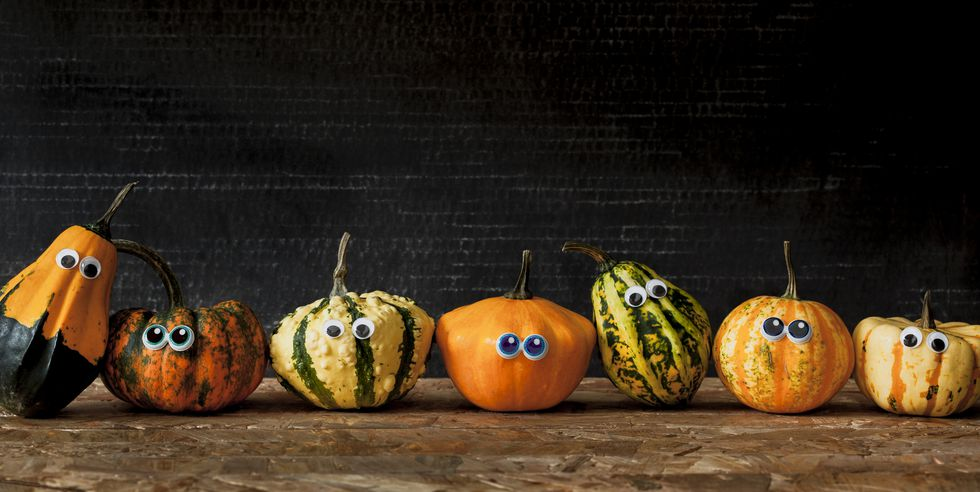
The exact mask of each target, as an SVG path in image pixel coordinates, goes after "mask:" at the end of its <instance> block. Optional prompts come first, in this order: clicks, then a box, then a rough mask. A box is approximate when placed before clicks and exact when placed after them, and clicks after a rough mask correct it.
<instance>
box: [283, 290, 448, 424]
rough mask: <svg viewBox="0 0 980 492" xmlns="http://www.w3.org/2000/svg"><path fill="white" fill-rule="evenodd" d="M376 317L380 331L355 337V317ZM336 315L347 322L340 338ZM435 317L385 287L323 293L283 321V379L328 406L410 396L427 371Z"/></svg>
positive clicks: (376, 402) (348, 406) (366, 404)
mask: <svg viewBox="0 0 980 492" xmlns="http://www.w3.org/2000/svg"><path fill="white" fill-rule="evenodd" d="M361 317H366V318H368V319H370V320H371V321H373V322H374V325H375V331H374V334H373V335H372V336H371V337H370V338H368V339H366V340H359V339H357V338H356V337H354V335H353V332H352V324H353V322H354V320H356V319H358V318H361ZM328 320H338V321H340V322H341V323H342V324H343V325H344V327H345V329H344V332H343V334H341V335H340V336H339V337H337V338H330V337H328V336H327V335H326V333H325V331H324V329H323V328H324V324H325V323H326V322H327V321H328ZM434 330H435V322H434V321H433V320H432V318H431V317H430V316H429V315H428V314H426V312H425V311H423V310H422V309H421V308H420V307H418V306H417V305H416V304H415V302H414V301H412V300H411V299H408V298H405V297H401V296H396V295H391V294H388V293H385V292H380V291H376V292H371V293H368V294H357V293H354V292H347V293H346V294H344V295H339V296H332V297H327V298H323V299H319V300H317V301H314V302H312V303H310V304H307V305H305V306H302V307H300V308H298V309H297V310H296V311H294V312H293V313H291V314H289V315H287V316H286V317H285V318H283V319H282V321H280V322H279V324H278V325H277V326H276V329H275V331H274V332H273V335H272V337H271V341H270V356H271V358H272V368H273V370H275V372H276V374H277V375H278V377H279V380H280V382H281V383H282V385H283V386H284V387H285V388H287V389H289V390H290V391H291V392H293V393H295V394H297V395H299V396H300V397H302V398H304V399H306V400H307V401H309V402H310V403H312V404H314V405H317V406H319V407H322V408H326V409H358V408H370V407H379V406H382V405H384V404H386V403H388V402H390V401H392V400H396V399H398V398H401V397H403V396H405V394H407V393H408V392H409V390H411V389H412V388H413V387H414V386H415V383H416V381H418V378H419V377H420V376H421V375H422V374H423V373H424V372H425V363H426V359H427V357H428V354H429V349H430V347H431V345H432V336H433V332H434Z"/></svg>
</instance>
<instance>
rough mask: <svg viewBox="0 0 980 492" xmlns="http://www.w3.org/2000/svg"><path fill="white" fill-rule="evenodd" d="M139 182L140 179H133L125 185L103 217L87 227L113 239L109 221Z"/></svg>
mask: <svg viewBox="0 0 980 492" xmlns="http://www.w3.org/2000/svg"><path fill="white" fill-rule="evenodd" d="M137 183H138V181H133V182H132V183H129V184H127V185H126V186H123V189H122V190H119V194H117V195H116V199H115V200H113V201H112V204H110V205H109V209H108V210H106V211H105V213H104V214H102V217H100V218H99V220H97V221H95V222H94V223H92V224H89V225H88V226H86V227H87V228H88V229H89V230H91V231H92V232H94V233H96V234H98V235H100V236H102V237H104V238H106V239H111V238H112V235H111V234H110V233H109V221H111V220H112V216H113V215H115V214H116V209H118V208H119V206H120V205H122V202H123V200H125V199H126V195H128V194H129V192H130V191H132V190H133V187H134V186H136V184H137Z"/></svg>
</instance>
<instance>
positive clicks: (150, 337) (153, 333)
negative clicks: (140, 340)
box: [146, 326, 164, 344]
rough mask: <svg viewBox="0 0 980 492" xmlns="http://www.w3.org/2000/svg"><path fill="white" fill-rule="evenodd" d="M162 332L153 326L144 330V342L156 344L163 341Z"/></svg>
mask: <svg viewBox="0 0 980 492" xmlns="http://www.w3.org/2000/svg"><path fill="white" fill-rule="evenodd" d="M163 335H164V333H163V330H162V329H161V328H160V327H159V326H154V327H153V328H149V329H148V330H146V340H147V341H148V342H150V343H152V344H157V343H160V342H162V341H163Z"/></svg>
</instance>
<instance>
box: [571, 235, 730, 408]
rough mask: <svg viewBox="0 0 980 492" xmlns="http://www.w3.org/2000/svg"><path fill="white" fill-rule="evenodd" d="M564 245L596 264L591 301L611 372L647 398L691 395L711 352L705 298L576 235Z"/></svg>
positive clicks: (664, 401) (675, 400)
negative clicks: (701, 299) (702, 300)
mask: <svg viewBox="0 0 980 492" xmlns="http://www.w3.org/2000/svg"><path fill="white" fill-rule="evenodd" d="M562 251H574V252H578V253H584V254H586V255H588V256H590V257H591V258H592V259H594V260H595V261H596V262H597V263H598V264H599V277H598V278H596V280H595V283H594V284H593V285H592V307H593V315H594V320H595V325H596V329H597V330H598V332H599V353H600V355H601V356H602V365H603V368H604V369H605V371H606V375H608V376H609V379H611V380H612V382H613V383H614V384H615V385H616V387H617V388H619V390H620V391H622V392H623V393H625V394H626V395H628V396H630V397H631V398H633V399H635V400H638V401H641V402H643V403H647V404H650V405H656V406H675V405H683V404H685V403H687V402H689V401H690V400H691V398H693V397H694V394H695V393H696V392H697V390H698V387H699V386H700V385H701V381H702V380H703V379H704V376H705V374H706V373H707V371H708V365H709V363H710V360H709V359H710V356H711V325H710V324H709V323H708V315H707V314H706V313H705V311H704V309H703V308H702V307H701V305H700V304H698V302H697V301H696V300H694V298H693V297H691V295H690V294H688V293H687V292H684V291H683V290H681V289H679V288H678V287H677V286H676V285H674V284H672V283H670V282H669V281H667V280H666V279H665V278H663V277H661V276H660V275H658V274H657V273H656V272H654V271H653V269H651V268H650V267H648V266H646V265H644V264H642V263H637V262H635V261H616V260H613V259H612V258H611V257H610V256H609V255H608V254H606V253H605V252H604V251H602V250H601V249H599V248H597V247H595V246H590V245H588V244H582V243H576V242H567V243H565V246H564V247H563V248H562Z"/></svg>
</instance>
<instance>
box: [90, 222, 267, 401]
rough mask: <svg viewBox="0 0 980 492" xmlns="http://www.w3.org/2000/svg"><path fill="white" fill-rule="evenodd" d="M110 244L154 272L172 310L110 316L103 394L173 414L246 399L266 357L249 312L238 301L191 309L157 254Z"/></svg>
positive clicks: (129, 245) (262, 339) (259, 331)
mask: <svg viewBox="0 0 980 492" xmlns="http://www.w3.org/2000/svg"><path fill="white" fill-rule="evenodd" d="M113 243H114V244H115V245H116V247H117V248H118V249H119V251H120V252H122V253H127V254H131V255H134V256H136V257H138V258H140V259H142V260H143V261H145V262H146V263H147V264H149V265H150V267H152V268H153V269H154V270H155V271H156V272H157V275H159V276H160V279H161V280H162V281H163V284H164V287H165V288H166V289H167V297H168V300H169V303H170V305H169V307H168V308H167V309H166V310H164V311H160V312H154V311H151V310H149V309H144V308H132V309H123V310H121V311H118V312H116V313H115V314H113V315H112V318H111V319H110V320H109V326H110V332H109V343H108V347H107V349H106V353H105V358H104V360H103V368H102V382H103V383H105V386H106V388H107V389H108V390H109V391H110V392H112V394H113V395H115V396H116V397H117V398H119V399H120V400H123V401H126V402H128V403H131V404H133V405H135V406H138V407H141V408H146V409H150V410H162V411H165V412H171V413H208V412H216V411H219V410H222V409H224V408H226V407H228V406H231V405H235V404H237V403H240V402H242V401H243V400H245V398H247V397H248V396H249V395H250V394H252V392H253V391H255V388H257V387H258V385H259V383H261V382H262V376H263V374H264V373H265V367H266V361H267V356H268V352H267V350H268V346H267V343H266V336H265V331H264V330H263V329H262V324H261V323H260V322H259V320H258V318H256V316H255V313H253V312H252V310H251V309H250V308H249V307H248V306H246V305H245V304H243V303H241V302H239V301H224V302H220V303H218V304H216V305H214V306H212V307H209V308H204V307H199V308H196V309H190V308H188V307H186V306H185V305H184V300H183V296H182V294H181V291H180V285H179V284H178V283H177V277H176V276H175V275H174V273H173V270H171V269H170V267H169V266H168V265H167V263H166V262H165V261H164V260H163V258H161V257H160V255H159V254H157V253H156V252H155V251H153V250H152V249H150V248H147V247H145V246H142V245H140V244H137V243H134V242H132V241H124V240H114V241H113Z"/></svg>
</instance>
